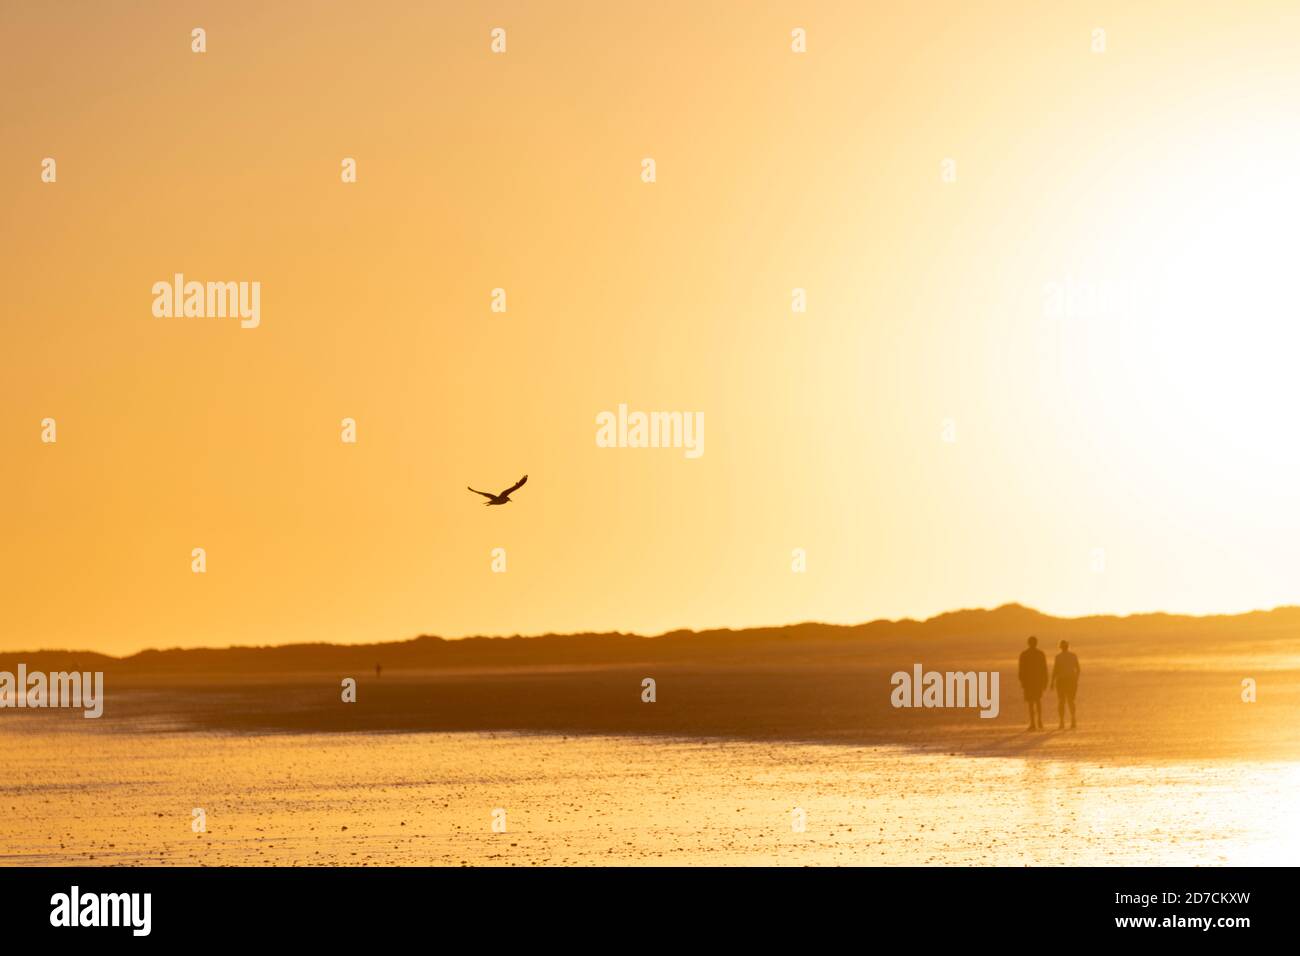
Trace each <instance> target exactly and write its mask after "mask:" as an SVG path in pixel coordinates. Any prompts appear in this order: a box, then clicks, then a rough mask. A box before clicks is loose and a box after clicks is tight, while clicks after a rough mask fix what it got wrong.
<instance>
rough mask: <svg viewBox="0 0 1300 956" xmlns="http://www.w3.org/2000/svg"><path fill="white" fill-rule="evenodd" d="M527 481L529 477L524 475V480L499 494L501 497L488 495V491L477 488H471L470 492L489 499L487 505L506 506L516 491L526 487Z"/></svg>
mask: <svg viewBox="0 0 1300 956" xmlns="http://www.w3.org/2000/svg"><path fill="white" fill-rule="evenodd" d="M527 480H528V476H527V475H524V476H523V477H522V478H520V479H519V480H518V481H517V482H515V483H514V484H513V485H511V486H510V487H509V488H507V489H506V490H505V491H503V492H501V494H499V495H492V494H488V493H487V492H486V491H479V490H477V489H475V488H470V489H469V490H470V491H472V492H474V494H476V495H482V496H483V497H484V498H486V499H487V503H488V505H489V506H491V505H504V504H507V503H509V501H510V495H511V494H512V493H513V492H516V491H518V490H519V489H520V488H522V487H523V486H524V482H525V481H527Z"/></svg>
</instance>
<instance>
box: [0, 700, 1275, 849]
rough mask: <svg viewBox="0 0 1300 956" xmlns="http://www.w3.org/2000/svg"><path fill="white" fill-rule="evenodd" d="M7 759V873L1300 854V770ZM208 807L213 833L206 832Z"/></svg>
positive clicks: (558, 754) (891, 754) (58, 745)
mask: <svg viewBox="0 0 1300 956" xmlns="http://www.w3.org/2000/svg"><path fill="white" fill-rule="evenodd" d="M0 760H3V763H4V766H5V767H6V774H5V780H4V784H3V787H0V808H2V809H3V811H4V812H3V817H2V819H3V823H2V824H0V863H3V864H8V865H13V864H72V865H77V864H84V865H90V866H101V865H228V864H251V865H274V864H280V865H372V866H373V865H438V866H442V865H447V866H459V865H480V866H481V865H488V866H515V865H536V864H544V865H682V864H712V865H724V864H744V865H805V864H818V865H821V864H870V865H886V864H888V865H940V864H959V865H992V864H998V865H1022V864H1036V865H1049V864H1069V865H1110V864H1145V865H1162V864H1197V865H1218V864H1228V863H1236V864H1283V863H1288V864H1289V863H1293V862H1294V860H1295V859H1296V857H1297V853H1300V826H1298V825H1297V824H1296V823H1295V822H1294V819H1293V817H1292V814H1291V809H1292V806H1293V795H1294V792H1295V788H1296V787H1297V785H1300V765H1297V764H1285V763H1249V762H1241V761H1226V762H1225V761H1217V762H1210V763H1205V764H1184V763H1163V764H1161V765H1159V766H1140V765H1133V764H1126V765H1121V766H1115V765H1110V764H1096V763H1091V762H1082V761H1068V760H1067V761H1062V760H1055V759H1050V758H1043V757H1040V756H1026V757H982V758H976V757H954V756H948V755H941V754H926V753H916V752H911V751H908V750H905V749H899V748H889V747H886V748H881V747H870V748H863V747H845V746H839V745H810V744H791V743H759V742H742V741H699V740H694V741H691V740H676V739H669V738H628V737H606V736H591V737H581V738H579V737H567V738H566V737H560V736H551V735H528V734H481V733H471V734H426V733H401V734H361V733H334V734H288V735H267V736H261V735H259V736H245V735H232V734H224V733H179V734H178V733H151V734H147V735H140V734H130V733H112V734H105V733H102V732H84V731H70V732H64V733H60V734H48V733H45V732H42V731H41V730H40V729H39V728H37V727H31V726H30V722H29V727H28V728H27V729H25V730H22V731H17V732H15V731H14V730H10V731H8V732H6V733H3V734H0ZM196 807H198V808H202V809H203V810H204V811H205V813H206V825H207V832H206V833H202V834H198V833H194V832H192V819H193V809H194V808H196ZM796 808H798V809H802V810H803V811H804V812H805V813H806V818H805V819H806V829H805V830H804V831H803V832H798V831H797V830H796V829H795V823H796V819H797V817H796V813H795V811H796ZM494 810H503V811H504V812H505V816H504V820H505V832H494V831H493V829H492V824H493V811H494Z"/></svg>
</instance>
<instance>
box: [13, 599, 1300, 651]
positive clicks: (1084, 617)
mask: <svg viewBox="0 0 1300 956" xmlns="http://www.w3.org/2000/svg"><path fill="white" fill-rule="evenodd" d="M1297 609H1300V605H1297V604H1278V605H1274V606H1273V607H1271V608H1252V609H1250V610H1247V611H1231V612H1222V611H1219V612H1212V613H1208V614H1186V613H1180V612H1177V611H1133V612H1130V613H1128V614H1114V613H1098V614H1077V615H1068V614H1049V613H1048V612H1046V611H1040V610H1039V609H1038V608H1034V607H1030V606H1029V605H1027V604H1021V603H1020V602H1019V601H1008V602H1006V603H1005V604H999V605H997V606H996V607H963V608H953V609H952V610H948V611H940V612H939V613H937V614H932V615H931V616H929V617H926V618H914V617H898V618H887V617H879V618H872V619H870V620H866V621H859V622H858V623H856V624H837V623H834V622H831V621H822V620H803V621H791V622H789V623H786V624H757V625H750V626H747V627H704V628H692V627H675V628H670V629H669V630H666V631H659V632H657V633H654V634H641V633H638V632H636V631H619V630H613V631H543V632H541V633H533V634H520V633H518V632H516V633H514V634H464V635H461V636H459V637H444V636H442V635H439V634H417V635H415V636H414V637H407V638H399V639H396V640H388V641H357V642H355V643H342V642H337V641H287V642H285V643H283V644H227V645H225V646H217V645H212V644H195V645H191V646H183V645H179V644H178V645H173V646H171V647H144V648H141V649H140V650H137V651H132V652H130V653H128V654H109V653H106V652H104V651H96V650H91V649H90V648H55V647H45V648H38V649H34V650H25V651H23V650H16V651H3V650H0V657H14V656H22V655H25V654H32V655H35V654H96V655H98V656H100V657H107V658H109V659H110V660H116V661H125V660H129V659H131V658H133V657H139V656H140V655H142V654H170V653H174V652H177V651H237V650H275V649H283V648H291V647H315V646H322V647H385V646H391V645H395V644H410V643H413V642H415V641H422V640H437V641H447V642H456V641H475V640H480V641H509V640H524V641H533V640H540V639H542V638H547V637H589V636H599V635H617V636H619V637H637V638H641V639H643V640H657V639H659V638H663V637H668V636H671V635H676V634H710V633H722V632H726V633H735V634H739V633H744V632H745V631H779V630H787V629H790V628H798V627H825V628H843V629H854V628H860V627H871V626H873V625H880V624H895V625H897V624H917V625H921V626H924V625H926V624H930V623H932V622H934V621H937V620H939V619H940V618H944V617H951V616H953V615H958V614H996V613H997V612H999V611H1012V610H1018V611H1027V612H1029V613H1030V614H1033V615H1037V616H1038V617H1041V618H1045V619H1047V620H1051V621H1070V622H1078V621H1089V620H1100V619H1110V620H1115V621H1127V620H1131V619H1133V618H1141V617H1164V618H1187V619H1190V620H1208V619H1211V618H1230V617H1249V616H1251V615H1255V614H1275V613H1277V612H1279V611H1289V610H1297Z"/></svg>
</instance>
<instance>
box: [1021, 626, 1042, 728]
mask: <svg viewBox="0 0 1300 956" xmlns="http://www.w3.org/2000/svg"><path fill="white" fill-rule="evenodd" d="M1020 686H1021V687H1022V688H1024V691H1025V703H1026V704H1028V705H1029V729H1030V730H1042V729H1043V691H1044V690H1046V689H1047V655H1046V654H1044V653H1043V652H1042V651H1040V650H1039V649H1038V638H1036V637H1031V638H1030V639H1029V647H1028V648H1027V649H1025V650H1023V651H1021V652H1020Z"/></svg>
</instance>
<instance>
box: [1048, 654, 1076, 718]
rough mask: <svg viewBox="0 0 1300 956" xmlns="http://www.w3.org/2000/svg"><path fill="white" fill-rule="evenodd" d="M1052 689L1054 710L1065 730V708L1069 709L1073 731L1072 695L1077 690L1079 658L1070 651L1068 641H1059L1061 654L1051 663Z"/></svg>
mask: <svg viewBox="0 0 1300 956" xmlns="http://www.w3.org/2000/svg"><path fill="white" fill-rule="evenodd" d="M1052 689H1053V690H1054V691H1056V709H1057V712H1058V713H1059V714H1060V718H1061V728H1060V729H1061V730H1064V729H1065V707H1066V705H1067V704H1068V705H1069V707H1070V729H1071V730H1074V729H1075V726H1076V725H1075V722H1074V695H1075V694H1076V693H1077V692H1078V690H1079V658H1078V657H1076V656H1075V654H1074V652H1073V651H1071V650H1070V642H1069V641H1061V653H1059V654H1057V655H1056V660H1055V661H1053V662H1052Z"/></svg>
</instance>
